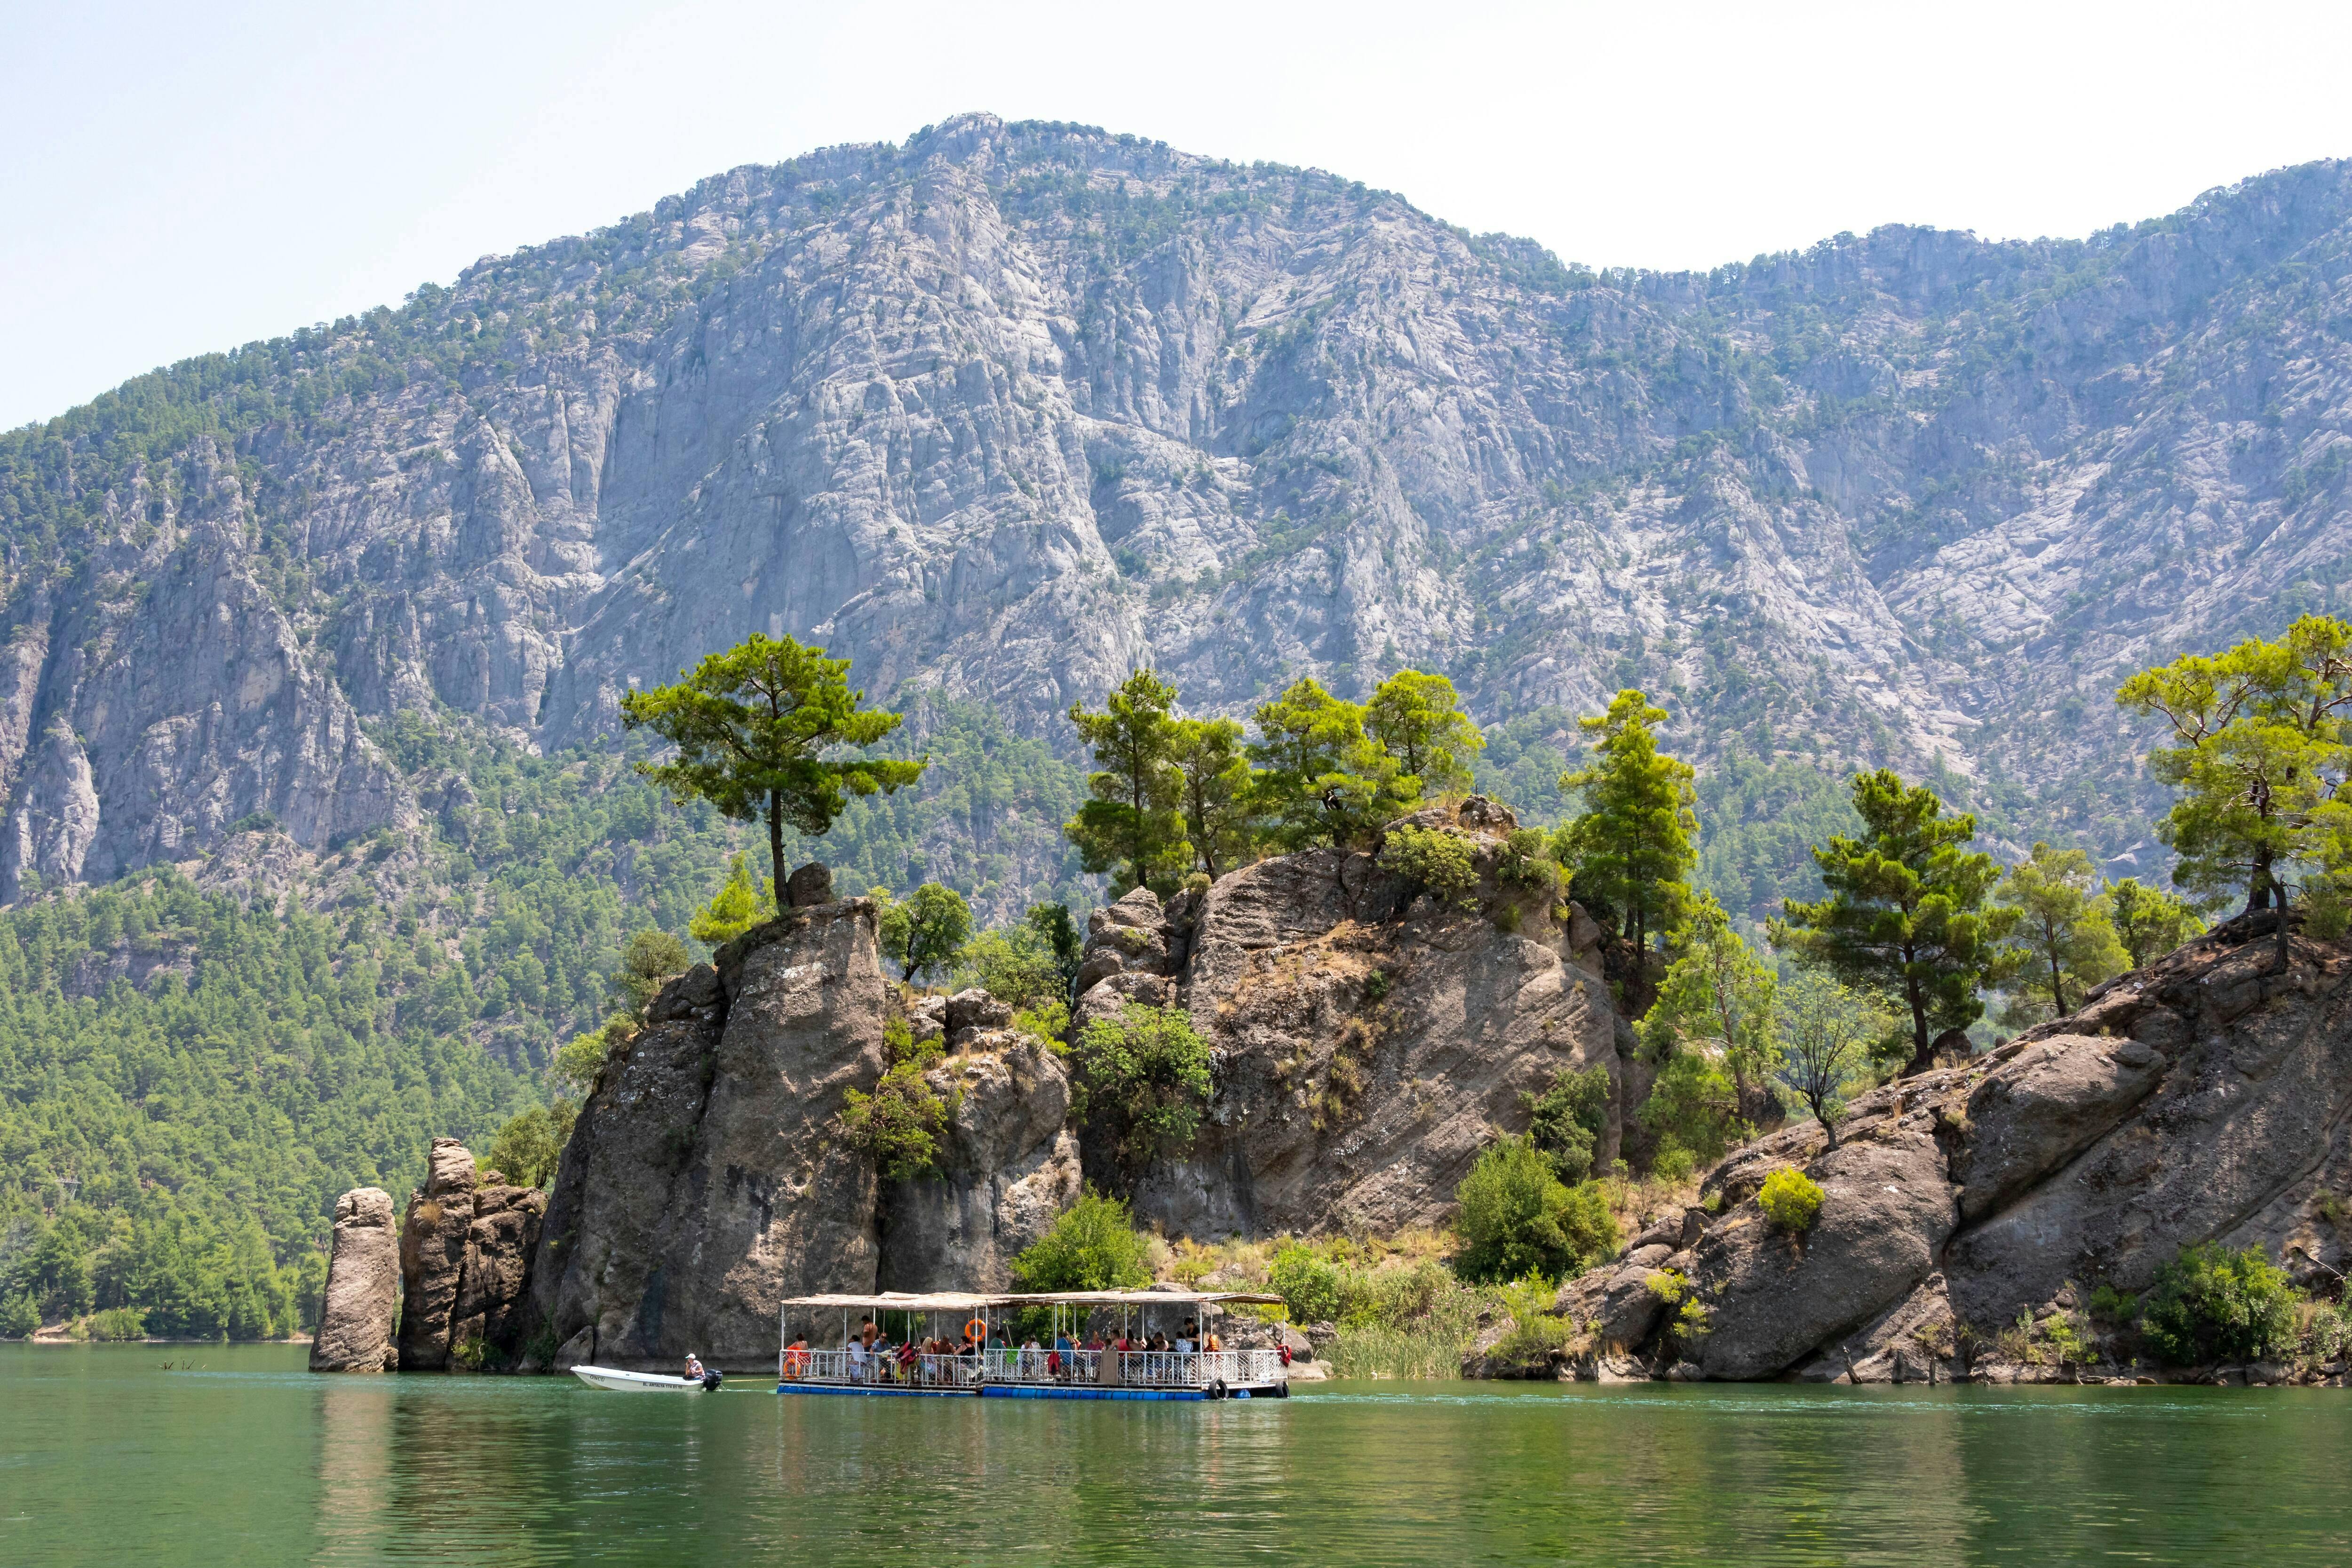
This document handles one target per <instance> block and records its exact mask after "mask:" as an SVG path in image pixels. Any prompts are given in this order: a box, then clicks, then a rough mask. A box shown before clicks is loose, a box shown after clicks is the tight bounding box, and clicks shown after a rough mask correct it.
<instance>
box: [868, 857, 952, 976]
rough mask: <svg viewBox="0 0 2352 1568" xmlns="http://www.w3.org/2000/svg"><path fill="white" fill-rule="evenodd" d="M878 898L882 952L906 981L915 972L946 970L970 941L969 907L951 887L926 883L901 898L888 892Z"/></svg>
mask: <svg viewBox="0 0 2352 1568" xmlns="http://www.w3.org/2000/svg"><path fill="white" fill-rule="evenodd" d="M878 890H879V889H877V891H878ZM877 902H879V903H881V905H882V918H881V922H880V923H881V932H880V935H881V941H882V952H883V953H884V954H885V955H886V956H887V957H888V958H889V959H890V961H891V962H892V963H896V964H897V965H898V977H899V978H900V979H902V980H904V981H906V982H908V984H913V982H914V980H915V978H916V977H917V976H918V975H922V974H943V973H946V972H947V971H948V970H949V969H950V967H951V966H952V965H953V964H954V963H955V961H956V958H957V955H959V954H960V953H961V952H963V948H964V943H966V942H970V941H971V905H969V904H967V903H965V902H964V901H963V895H962V894H961V893H959V892H957V891H956V890H955V889H953V888H949V887H942V886H941V885H940V884H939V883H937V882H926V883H924V884H923V885H922V886H921V887H919V888H917V889H915V890H914V891H913V892H911V893H909V894H908V895H907V897H906V899H905V900H903V901H894V900H889V898H888V895H887V893H886V894H884V896H883V898H882V899H880V900H877Z"/></svg>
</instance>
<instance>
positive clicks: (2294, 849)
mask: <svg viewBox="0 0 2352 1568" xmlns="http://www.w3.org/2000/svg"><path fill="white" fill-rule="evenodd" d="M2116 702H2117V704H2118V705H2120V706H2121V707H2123V708H2125V709H2126V710H2129V711H2132V712H2135V713H2141V714H2160V715H2161V716H2162V717H2163V718H2164V720H2165V721H2166V723H2167V724H2168V726H2169V727H2170V729H2171V731H2172V742H2173V743H2172V744H2170V745H2161V746H2158V747H2156V748H2154V749H2153V750H2151V751H2150V752H2149V753H2148V759H2147V765H2148V772H2150V773H2153V774H2155V775H2156V777H2157V778H2158V779H2159V780H2160V781H2162V782H2163V783H2165V784H2171V785H2172V786H2174V787H2175V788H2177V789H2179V791H2180V792H2181V795H2180V798H2179V800H2177V801H2175V802H2174V803H2173V805H2172V808H2171V809H2170V810H2169V811H2168V812H2166V813H2165V815H2164V818H2163V820H2162V821H2161V822H2159V823H2158V825H2157V835H2158V837H2160V838H2162V839H2163V840H2164V842H2165V843H2166V844H2167V845H2168V846H2170V847H2171V848H2172V849H2173V851H2174V853H2175V854H2177V855H2178V856H2179V863H2178V864H2177V865H2176V866H2175V867H2174V868H2173V873H2172V879H2173V882H2174V883H2175V885H2177V886H2179V887H2182V888H2187V889H2191V890H2193V891H2199V892H2206V893H2219V892H2221V891H2222V890H2223V889H2228V888H2232V887H2235V886H2237V885H2238V884H2240V883H2242V884H2243V885H2244V887H2245V889H2246V910H2247V911H2248V912H2250V913H2251V912H2252V911H2253V910H2260V909H2265V908H2268V907H2270V906H2271V905H2272V904H2273V903H2275V904H2276V905H2277V906H2278V907H2279V908H2280V909H2282V910H2284V908H2285V907H2286V902H2287V893H2288V889H2289V887H2290V886H2291V885H2292V883H2293V881H2294V878H2293V877H2292V875H2291V874H2290V873H2291V871H2292V868H2294V866H2295V865H2296V864H2298V863H2301V864H2304V865H2305V866H2308V867H2309V868H2312V870H2313V871H2314V872H2315V877H2314V878H2313V880H2314V881H2315V882H2316V883H2317V884H2318V885H2319V887H2320V888H2323V889H2328V890H2329V891H2331V892H2332V893H2335V894H2337V895H2340V894H2341V893H2342V891H2343V888H2342V886H2341V884H2342V881H2343V879H2344V874H2345V872H2346V870H2347V867H2352V804H2347V801H2346V800H2345V798H2344V796H2345V795H2346V794H2347V789H2352V743H2347V741H2348V740H2352V724H2347V716H2352V626H2347V625H2346V624H2345V623H2344V622H2342V621H2339V620H2336V619H2334V618H2333V617H2331V616H2303V617H2301V618H2300V619H2298V620H2297V621H2295V622H2294V625H2292V626H2289V627H2287V630H2286V635H2285V636H2284V637H2280V638H2279V639H2278V640H2276V641H2275V642H2264V641H2263V640H2262V639H2260V638H2249V639H2247V640H2246V641H2244V642H2242V643H2240V644H2238V646H2237V647H2233V648H2231V649H2230V650H2229V651H2228V652H2227V653H2224V654H2221V655H2220V656H2219V657H2213V658H2209V657H2206V656H2204V655H2201V654H2192V655H2189V656H2187V657H2185V658H2178V659H2175V660H2173V661H2172V663H2170V664H2168V665H2165V666H2163V667H2162V668H2157V669H2147V670H2142V671H2141V672H2140V673H2139V674H2137V675H2135V676H2133V677H2132V678H2131V679H2129V680H2127V681H2126V682H2124V684H2123V687H2122V688H2121V689H2119V690H2118V691H2116ZM2315 890H2316V889H2315ZM2286 938H2287V928H2286V923H2285V921H2280V923H2279V926H2278V943H2279V962H2280V963H2282V964H2284V962H2285V959H2286Z"/></svg>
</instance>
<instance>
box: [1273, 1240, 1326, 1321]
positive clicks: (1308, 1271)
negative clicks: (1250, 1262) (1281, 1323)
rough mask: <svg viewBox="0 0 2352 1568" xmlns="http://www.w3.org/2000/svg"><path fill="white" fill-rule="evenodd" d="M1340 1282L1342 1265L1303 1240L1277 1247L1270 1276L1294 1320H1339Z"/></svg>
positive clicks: (1275, 1290)
mask: <svg viewBox="0 0 2352 1568" xmlns="http://www.w3.org/2000/svg"><path fill="white" fill-rule="evenodd" d="M1340 1283H1341V1277H1340V1273H1339V1265H1338V1264H1336V1263H1334V1262H1332V1261H1331V1260H1330V1259H1329V1258H1326V1257H1325V1256H1323V1254H1322V1253H1320V1252H1318V1250H1316V1249H1315V1248H1314V1247H1310V1246H1308V1245H1307V1243H1305V1242H1301V1241H1293V1242H1287V1243H1285V1244H1284V1245H1283V1246H1282V1247H1279V1248H1277V1249H1276V1252H1275V1255H1274V1268H1273V1269H1272V1270H1271V1272H1270V1273H1269V1274H1268V1275H1267V1279H1266V1286H1267V1289H1271V1290H1272V1291H1273V1292H1274V1293H1275V1294H1276V1295H1277V1296H1279V1297H1281V1298H1282V1304H1283V1308H1284V1310H1286V1311H1287V1312H1288V1313H1289V1314H1290V1321H1292V1322H1294V1323H1336V1322H1338V1321H1339V1289H1340Z"/></svg>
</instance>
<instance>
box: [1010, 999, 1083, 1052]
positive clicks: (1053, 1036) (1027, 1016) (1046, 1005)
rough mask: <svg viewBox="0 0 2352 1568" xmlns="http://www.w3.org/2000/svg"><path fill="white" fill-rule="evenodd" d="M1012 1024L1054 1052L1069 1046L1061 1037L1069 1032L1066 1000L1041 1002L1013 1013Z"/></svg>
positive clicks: (1068, 1010) (1068, 1006)
mask: <svg viewBox="0 0 2352 1568" xmlns="http://www.w3.org/2000/svg"><path fill="white" fill-rule="evenodd" d="M1013 1027H1014V1028H1015V1029H1017V1030H1019V1031H1020V1032H1021V1033H1022V1034H1024V1035H1026V1036H1028V1037H1030V1038H1031V1039H1033V1040H1034V1041H1036V1042H1037V1043H1038V1044H1039V1045H1041V1046H1044V1047H1045V1048H1046V1049H1048V1050H1050V1051H1053V1052H1055V1053H1056V1054H1059V1053H1061V1052H1064V1051H1066V1050H1068V1049H1069V1047H1067V1046H1066V1045H1064V1044H1063V1043H1062V1037H1063V1036H1065V1035H1066V1034H1068V1033H1069V1032H1070V1005H1069V1004H1068V1003H1066V1002H1059V1001H1056V1002H1041V1003H1039V1004H1038V1005H1035V1006H1034V1007H1025V1008H1024V1009H1022V1010H1021V1011H1020V1012H1018V1013H1015V1014H1013Z"/></svg>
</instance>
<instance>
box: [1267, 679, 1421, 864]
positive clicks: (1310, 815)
mask: <svg viewBox="0 0 2352 1568" xmlns="http://www.w3.org/2000/svg"><path fill="white" fill-rule="evenodd" d="M1252 717H1254V718H1255V720H1256V721H1257V728H1258V738H1257V739H1256V740H1255V741H1254V742H1251V743H1250V745H1249V747H1248V754H1249V758H1250V761H1251V762H1253V763H1255V764H1257V768H1258V773H1257V777H1256V780H1255V791H1254V793H1255V797H1256V800H1257V803H1258V806H1259V809H1260V810H1261V812H1262V813H1263V814H1264V815H1265V816H1266V817H1267V818H1268V819H1269V824H1270V827H1271V831H1272V835H1273V837H1274V838H1275V840H1276V842H1277V843H1279V844H1281V845H1283V846H1284V847H1286V848H1291V849H1304V848H1307V847H1310V846H1313V845H1317V844H1336V845H1339V847H1343V848H1346V847H1353V846H1356V845H1359V844H1362V843H1364V842H1366V841H1367V840H1369V839H1370V838H1371V837H1372V836H1373V835H1375V834H1376V833H1378V832H1379V830H1380V829H1381V827H1382V826H1385V825H1386V824H1387V823H1389V822H1390V821H1391V820H1392V819H1394V818H1396V817H1398V816H1403V815H1404V814H1405V813H1406V812H1409V811H1411V810H1412V808H1413V807H1414V806H1415V805H1418V804H1420V799H1421V789H1420V785H1421V781H1420V780H1418V779H1416V778H1414V777H1412V775H1411V774H1409V773H1405V772H1404V770H1403V768H1402V767H1401V766H1400V765H1399V764H1398V763H1397V760H1396V759H1395V758H1394V757H1392V756H1391V755H1390V754H1389V752H1388V749H1387V748H1386V747H1384V746H1382V745H1381V743H1380V742H1378V741H1376V740H1374V739H1372V737H1371V736H1370V735H1368V734H1366V733H1365V732H1364V710H1363V708H1362V707H1361V705H1360V704H1358V703H1354V702H1345V701H1342V700H1339V698H1337V697H1334V696H1332V695H1331V694H1330V693H1329V692H1328V691H1326V690H1324V689H1323V688H1322V686H1321V685H1320V684H1319V683H1318V682H1317V681H1316V680H1315V679H1314V678H1313V677H1311V676H1309V677H1302V678H1301V679H1298V680H1296V681H1293V682H1292V683H1291V685H1290V686H1289V688H1288V689H1286V690H1285V691H1284V692H1283V693H1282V695H1281V696H1279V697H1277V698H1276V699H1275V700H1273V701H1271V702H1266V703H1262V704H1260V705H1259V707H1258V710H1257V711H1256V712H1255V714H1254V715H1252Z"/></svg>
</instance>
